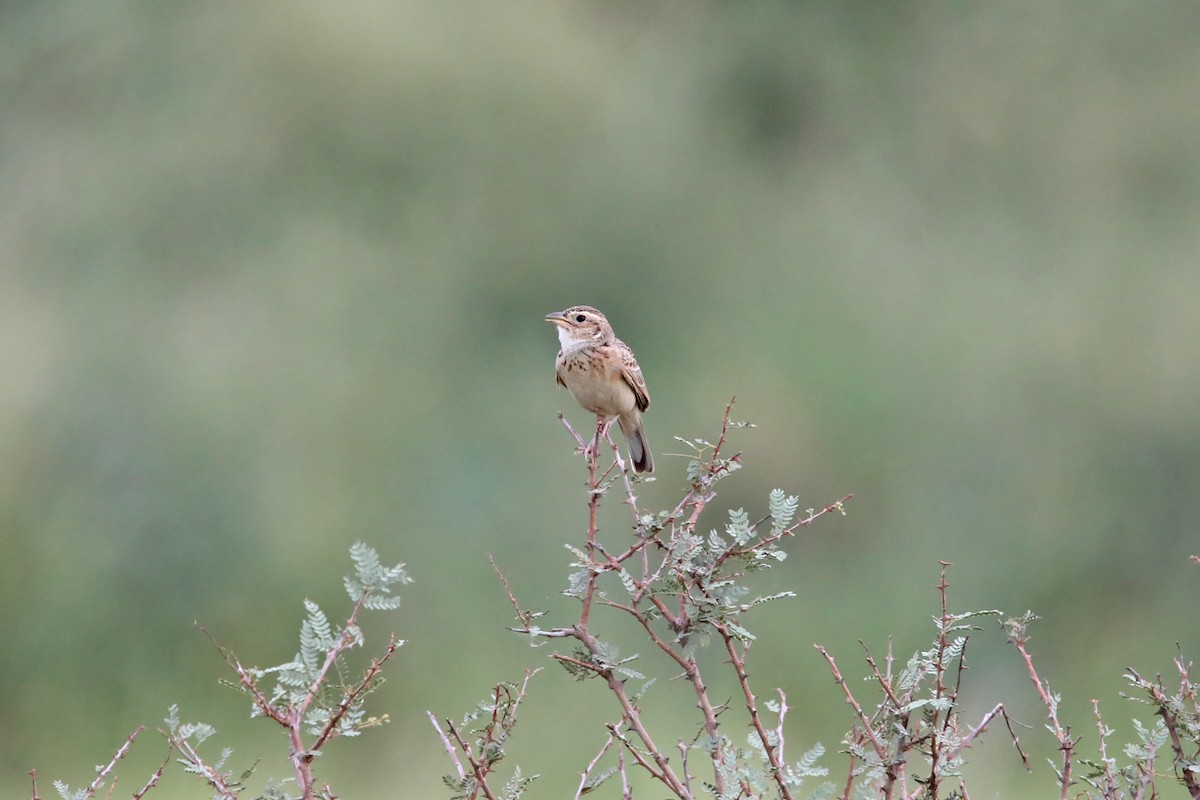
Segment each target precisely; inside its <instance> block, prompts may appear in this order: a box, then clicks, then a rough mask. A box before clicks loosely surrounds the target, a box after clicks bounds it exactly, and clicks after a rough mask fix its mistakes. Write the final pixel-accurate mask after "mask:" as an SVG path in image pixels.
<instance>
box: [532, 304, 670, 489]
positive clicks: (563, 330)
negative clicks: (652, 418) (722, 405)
mask: <svg viewBox="0 0 1200 800" xmlns="http://www.w3.org/2000/svg"><path fill="white" fill-rule="evenodd" d="M546 321H547V322H549V323H551V324H553V325H555V326H557V328H558V341H559V343H560V344H561V345H562V349H561V350H559V351H558V356H557V357H556V358H555V359H554V372H555V379H556V380H557V382H558V385H559V386H562V387H564V388H565V389H566V390H567V391H568V392H570V393H571V396H572V397H574V398H575V400H576V402H578V403H579V405H581V406H582V407H583V408H584V409H585V410H587V411H591V412H592V413H593V414H595V415H596V430H597V433H598V434H601V435H605V436H606V435H607V433H608V427H609V426H611V425H612V420H613V418H615V419H616V421H617V423H618V424H619V425H620V426H621V433H622V434H624V435H625V441H626V443H627V444H628V445H629V455H630V458H631V460H632V461H633V468H634V470H635V471H636V472H646V473H649V472H653V471H654V457H653V456H651V455H650V445H649V443H648V442H647V441H646V429H645V428H644V427H643V426H642V412H643V411H645V410H646V409H648V408H650V394H649V392H647V391H646V379H645V378H643V377H642V368H641V367H639V366H638V363H637V359H636V358H634V356H633V351H632V350H630V349H629V345H627V344H625V343H624V342H622V341H621V340H620V339H618V338H617V336H616V334H615V333H613V329H612V325H610V324H609V322H608V319H607V318H605V316H604V315H603V314H601V313H600V312H599V311H598V310H597V309H595V308H592V307H591V306H571V307H570V308H568V309H566V310H565V311H555V312H554V313H552V314H547V315H546ZM598 442H599V440H597V443H598Z"/></svg>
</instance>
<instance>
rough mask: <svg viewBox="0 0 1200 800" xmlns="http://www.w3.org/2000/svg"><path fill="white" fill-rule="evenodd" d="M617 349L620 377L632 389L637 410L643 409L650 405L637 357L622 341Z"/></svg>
mask: <svg viewBox="0 0 1200 800" xmlns="http://www.w3.org/2000/svg"><path fill="white" fill-rule="evenodd" d="M618 349H619V350H620V351H621V377H622V378H624V379H625V382H626V383H627V384H629V388H630V389H633V397H634V402H636V403H637V407H638V411H645V410H646V409H648V408H649V407H650V392H648V391H647V390H646V379H645V378H643V377H642V368H641V367H639V366H638V363H637V359H636V358H634V357H633V351H632V350H630V349H629V347H628V346H627V345H626V344H625V343H624V342H621V343H619V347H618Z"/></svg>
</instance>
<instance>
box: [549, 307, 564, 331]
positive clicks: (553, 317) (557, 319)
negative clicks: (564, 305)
mask: <svg viewBox="0 0 1200 800" xmlns="http://www.w3.org/2000/svg"><path fill="white" fill-rule="evenodd" d="M546 322H552V323H554V324H555V325H557V326H559V327H560V328H565V327H567V325H568V322H567V315H566V314H564V313H563V312H561V311H555V312H554V313H553V314H547V315H546Z"/></svg>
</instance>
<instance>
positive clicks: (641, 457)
mask: <svg viewBox="0 0 1200 800" xmlns="http://www.w3.org/2000/svg"><path fill="white" fill-rule="evenodd" d="M617 421H618V422H619V423H620V424H621V433H623V434H625V441H626V442H628V443H629V457H630V458H631V459H632V460H633V469H634V471H636V472H654V457H653V456H652V455H650V444H649V443H648V442H647V441H646V429H645V428H643V427H642V415H641V414H639V413H638V412H637V411H636V410H635V411H633V412H631V413H629V414H622V415H621V416H620V417H618V418H617Z"/></svg>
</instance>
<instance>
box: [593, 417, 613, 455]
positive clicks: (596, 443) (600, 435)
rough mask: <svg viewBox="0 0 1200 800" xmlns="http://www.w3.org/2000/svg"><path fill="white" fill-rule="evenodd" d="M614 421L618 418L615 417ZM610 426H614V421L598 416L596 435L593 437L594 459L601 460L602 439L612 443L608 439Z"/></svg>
mask: <svg viewBox="0 0 1200 800" xmlns="http://www.w3.org/2000/svg"><path fill="white" fill-rule="evenodd" d="M613 419H616V417H613ZM610 425H612V420H607V419H605V418H604V415H603V414H597V415H596V435H595V436H594V437H592V456H593V457H594V458H597V459H598V458H600V440H601V439H608V440H609V441H612V440H611V439H609V438H608V428H609V426H610Z"/></svg>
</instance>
